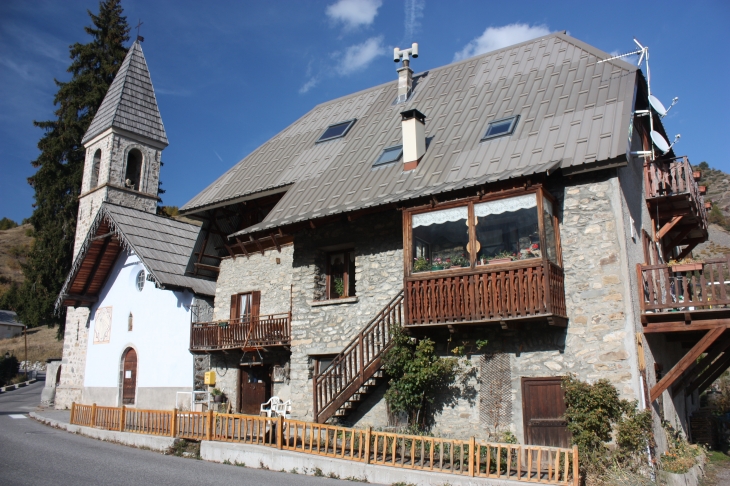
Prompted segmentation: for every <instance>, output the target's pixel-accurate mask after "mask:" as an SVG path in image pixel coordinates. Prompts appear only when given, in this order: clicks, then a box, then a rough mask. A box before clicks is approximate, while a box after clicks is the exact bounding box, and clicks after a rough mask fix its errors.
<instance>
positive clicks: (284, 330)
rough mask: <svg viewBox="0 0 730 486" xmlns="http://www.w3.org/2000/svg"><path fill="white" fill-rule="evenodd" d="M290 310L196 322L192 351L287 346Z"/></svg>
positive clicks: (191, 345)
mask: <svg viewBox="0 0 730 486" xmlns="http://www.w3.org/2000/svg"><path fill="white" fill-rule="evenodd" d="M290 342H291V314H289V313H285V314H271V315H265V316H258V317H253V318H250V319H229V320H225V321H216V322H194V323H192V324H191V328H190V351H193V352H199V351H222V350H226V349H242V350H251V349H255V348H264V347H270V346H288V345H289V344H290Z"/></svg>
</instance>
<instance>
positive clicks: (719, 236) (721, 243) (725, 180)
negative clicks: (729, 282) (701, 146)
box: [693, 162, 730, 258]
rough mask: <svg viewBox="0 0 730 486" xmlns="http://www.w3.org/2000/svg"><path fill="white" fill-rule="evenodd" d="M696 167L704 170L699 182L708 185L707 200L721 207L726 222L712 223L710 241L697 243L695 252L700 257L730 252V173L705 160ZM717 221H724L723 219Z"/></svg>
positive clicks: (710, 256)
mask: <svg viewBox="0 0 730 486" xmlns="http://www.w3.org/2000/svg"><path fill="white" fill-rule="evenodd" d="M696 168H697V169H699V170H701V171H702V178H701V179H700V180H699V184H700V185H701V186H706V187H707V193H706V194H705V201H711V202H712V203H713V205H716V206H717V207H718V208H719V209H720V212H721V213H722V216H724V218H725V222H724V224H710V227H709V233H710V235H709V241H707V243H702V244H701V245H697V248H695V250H694V252H693V253H694V254H695V256H698V257H700V258H713V257H718V256H722V255H727V254H730V232H728V231H727V228H730V174H726V173H725V172H723V171H721V170H718V169H713V168H712V167H710V166H709V165H707V164H706V163H705V162H703V163H701V164H699V165H698V166H697V167H696ZM715 222H716V223H722V222H721V221H715Z"/></svg>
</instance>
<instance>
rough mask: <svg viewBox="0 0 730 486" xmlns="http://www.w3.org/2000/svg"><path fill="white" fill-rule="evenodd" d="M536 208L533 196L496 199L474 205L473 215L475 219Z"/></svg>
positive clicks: (535, 200)
mask: <svg viewBox="0 0 730 486" xmlns="http://www.w3.org/2000/svg"><path fill="white" fill-rule="evenodd" d="M536 206H537V198H536V197H535V195H534V194H528V195H525V196H517V197H511V198H509V199H498V200H496V201H489V202H485V203H479V204H475V205H474V215H475V216H476V217H482V218H483V217H484V216H489V215H490V214H502V213H506V212H513V211H517V210H519V209H528V208H534V207H536Z"/></svg>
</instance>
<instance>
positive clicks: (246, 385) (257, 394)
mask: <svg viewBox="0 0 730 486" xmlns="http://www.w3.org/2000/svg"><path fill="white" fill-rule="evenodd" d="M270 382H271V380H270V378H269V375H268V367H264V366H251V367H243V368H241V388H240V389H241V395H240V396H241V405H240V407H239V408H240V412H241V413H245V414H248V415H258V414H259V412H260V411H261V404H262V403H264V402H266V401H267V400H268V399H269V398H271V386H270Z"/></svg>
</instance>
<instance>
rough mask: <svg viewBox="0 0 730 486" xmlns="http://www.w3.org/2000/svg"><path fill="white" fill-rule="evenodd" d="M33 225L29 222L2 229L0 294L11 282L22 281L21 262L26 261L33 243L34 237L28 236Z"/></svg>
mask: <svg viewBox="0 0 730 486" xmlns="http://www.w3.org/2000/svg"><path fill="white" fill-rule="evenodd" d="M32 230H33V227H32V226H31V225H29V224H24V225H21V226H18V227H17V228H11V229H7V230H1V231H0V294H2V293H3V292H4V291H5V290H6V289H7V288H8V287H9V286H10V284H11V283H13V282H15V283H18V284H19V283H22V282H23V278H24V277H23V272H22V270H21V269H20V264H21V263H25V259H26V256H27V254H28V251H29V250H30V245H32V244H33V237H32V236H28V233H31V232H32Z"/></svg>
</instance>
